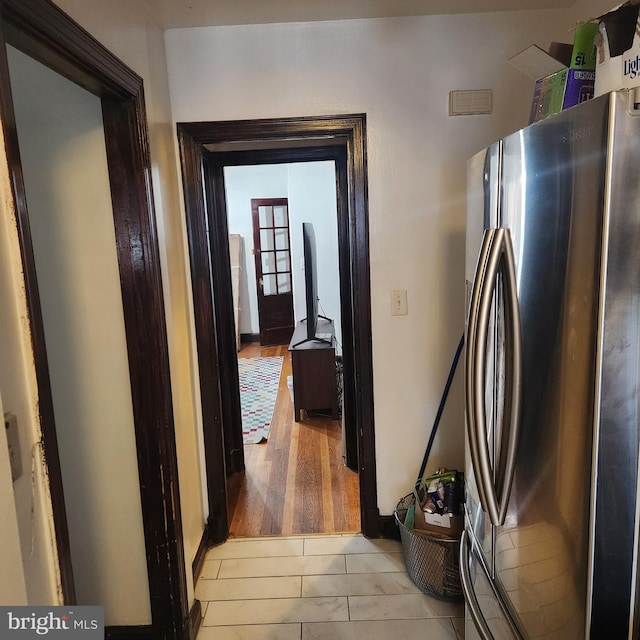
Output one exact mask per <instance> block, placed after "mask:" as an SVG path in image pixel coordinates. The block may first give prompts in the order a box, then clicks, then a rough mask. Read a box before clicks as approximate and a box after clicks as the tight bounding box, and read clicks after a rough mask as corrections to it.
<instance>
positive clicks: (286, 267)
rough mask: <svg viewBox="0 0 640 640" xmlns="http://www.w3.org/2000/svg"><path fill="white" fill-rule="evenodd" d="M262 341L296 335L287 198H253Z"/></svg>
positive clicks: (286, 339) (283, 341)
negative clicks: (294, 332)
mask: <svg viewBox="0 0 640 640" xmlns="http://www.w3.org/2000/svg"><path fill="white" fill-rule="evenodd" d="M251 212H252V215H253V247H254V257H255V264H256V284H257V290H258V318H259V323H260V344H261V345H270V344H288V343H289V340H290V339H291V335H292V334H293V288H292V283H293V279H292V277H291V244H290V242H289V206H288V201H287V198H257V199H252V200H251Z"/></svg>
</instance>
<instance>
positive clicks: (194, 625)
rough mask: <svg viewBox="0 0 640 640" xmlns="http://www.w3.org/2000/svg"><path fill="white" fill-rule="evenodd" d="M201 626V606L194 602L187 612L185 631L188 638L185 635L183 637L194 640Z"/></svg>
mask: <svg viewBox="0 0 640 640" xmlns="http://www.w3.org/2000/svg"><path fill="white" fill-rule="evenodd" d="M201 624H202V605H201V604H200V600H194V601H193V605H192V607H191V610H190V611H189V628H188V630H187V633H188V636H187V635H186V633H185V636H184V637H188V638H189V640H196V636H197V635H198V630H199V629H200V625H201Z"/></svg>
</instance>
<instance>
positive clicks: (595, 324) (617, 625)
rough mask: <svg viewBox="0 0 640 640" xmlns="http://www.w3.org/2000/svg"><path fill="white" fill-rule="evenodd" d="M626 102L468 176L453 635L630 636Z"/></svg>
mask: <svg viewBox="0 0 640 640" xmlns="http://www.w3.org/2000/svg"><path fill="white" fill-rule="evenodd" d="M634 95H635V94H634V93H633V92H626V91H621V92H615V93H612V94H609V95H606V96H601V97H599V98H596V99H593V100H591V101H589V102H585V103H583V104H581V105H578V106H576V107H573V108H571V109H568V110H567V111H564V112H562V113H560V114H558V115H556V116H553V117H550V118H548V119H546V120H544V121H542V122H539V123H536V124H534V125H531V126H529V127H527V128H525V129H523V130H521V131H519V132H517V133H514V134H512V135H509V136H507V137H505V138H503V139H502V140H500V141H499V142H497V143H495V144H493V145H492V146H490V147H489V148H487V149H486V150H484V151H482V152H481V153H479V154H477V155H476V156H474V157H473V158H472V159H471V160H470V161H469V164H468V208H467V242H466V267H465V273H466V287H467V298H466V300H467V308H466V312H467V318H466V362H465V385H466V422H467V437H466V460H467V468H466V483H467V493H466V504H465V510H466V514H465V517H466V526H465V533H464V535H463V539H462V542H461V557H460V561H461V575H462V578H463V586H464V590H465V597H466V624H465V630H466V638H467V640H473V639H474V638H483V639H485V638H495V639H496V640H501V639H503V638H509V639H511V638H524V639H527V640H529V639H532V638H545V639H555V638H558V639H562V640H574V639H578V638H615V639H618V638H630V637H638V629H639V624H638V617H639V615H638V612H640V609H638V607H637V606H636V605H637V597H638V596H637V581H638V576H637V566H638V562H637V555H638V510H639V500H638V496H639V494H640V492H639V491H638V448H639V444H640V439H639V432H640V394H639V393H638V392H639V380H640V376H639V368H640V111H639V110H638V109H637V107H636V106H635V103H636V102H638V100H637V99H635V100H634Z"/></svg>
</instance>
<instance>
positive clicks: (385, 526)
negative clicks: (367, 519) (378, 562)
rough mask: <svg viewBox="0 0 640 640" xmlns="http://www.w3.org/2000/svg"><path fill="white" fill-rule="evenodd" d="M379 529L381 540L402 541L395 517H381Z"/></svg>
mask: <svg viewBox="0 0 640 640" xmlns="http://www.w3.org/2000/svg"><path fill="white" fill-rule="evenodd" d="M378 527H379V530H380V537H381V538H389V539H391V540H400V529H399V528H398V525H397V524H396V518H395V516H380V523H379V525H378Z"/></svg>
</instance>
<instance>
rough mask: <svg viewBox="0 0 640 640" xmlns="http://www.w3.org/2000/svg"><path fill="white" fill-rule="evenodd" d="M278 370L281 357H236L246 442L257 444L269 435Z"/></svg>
mask: <svg viewBox="0 0 640 640" xmlns="http://www.w3.org/2000/svg"><path fill="white" fill-rule="evenodd" d="M281 370H282V356H275V357H271V358H238V372H239V374H240V404H241V407H242V439H243V441H244V443H245V444H258V443H259V442H264V441H265V440H266V439H267V438H268V437H269V429H270V428H271V420H272V419H273V409H274V408H275V406H276V397H277V395H278V385H279V383H280V371H281Z"/></svg>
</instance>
